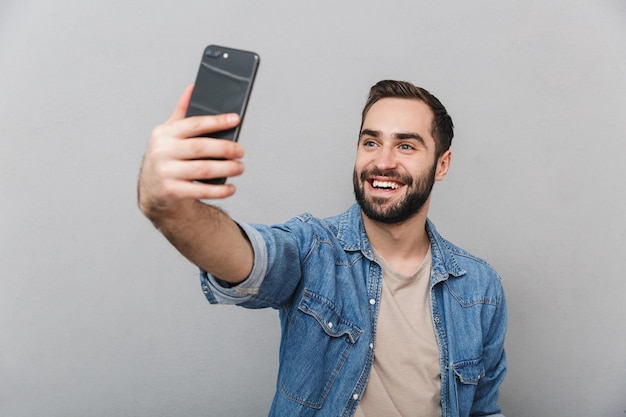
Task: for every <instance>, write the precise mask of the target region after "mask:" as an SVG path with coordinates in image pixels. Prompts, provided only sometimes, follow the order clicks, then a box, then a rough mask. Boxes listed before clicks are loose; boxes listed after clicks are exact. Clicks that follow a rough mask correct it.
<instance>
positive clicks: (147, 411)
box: [0, 0, 626, 417]
mask: <svg viewBox="0 0 626 417" xmlns="http://www.w3.org/2000/svg"><path fill="white" fill-rule="evenodd" d="M209 43H218V44H224V45H230V46H235V47H240V48H243V49H250V50H254V51H256V52H258V53H259V54H260V55H261V57H262V63H261V69H260V73H259V76H258V79H257V84H256V87H255V90H254V94H253V97H252V100H251V103H250V107H249V113H248V115H247V120H246V123H245V126H244V129H243V132H242V138H241V143H242V144H243V145H245V147H246V152H247V155H246V158H245V162H246V167H247V172H246V174H245V175H244V176H243V177H240V178H238V179H235V180H233V182H234V183H236V184H237V186H238V189H239V192H238V194H237V195H236V196H234V197H233V198H231V199H229V200H226V201H224V202H223V204H222V206H223V207H224V208H225V209H227V210H228V211H229V212H230V213H231V214H232V215H233V216H234V217H236V218H238V219H241V220H245V221H250V222H263V223H274V222H282V221H284V220H286V219H287V218H289V217H291V216H293V215H295V214H299V213H301V212H304V211H309V212H312V213H314V214H315V215H318V216H326V215H331V214H335V213H337V212H339V211H342V210H343V209H345V208H346V207H348V206H349V205H350V204H351V203H352V201H353V196H352V189H351V172H352V166H353V159H354V154H355V143H356V138H357V130H358V127H359V113H360V111H361V108H362V105H363V104H364V101H365V97H366V93H367V91H368V89H369V87H370V86H371V85H372V84H373V83H375V82H376V81H378V80H379V79H383V78H396V79H406V80H411V81H413V82H415V83H417V84H419V85H423V86H425V87H427V88H428V89H430V90H431V91H432V92H433V93H435V94H436V95H437V96H439V97H440V98H441V100H442V101H443V102H444V104H445V105H446V106H447V107H448V110H449V111H450V113H451V114H452V115H453V118H454V120H455V124H456V127H457V129H456V138H455V140H454V143H453V151H454V157H453V163H452V168H451V171H450V173H449V175H448V177H447V179H446V180H445V181H444V182H443V183H438V185H436V189H435V195H434V202H433V205H432V207H431V212H430V213H431V218H432V219H433V220H434V221H435V222H436V224H437V225H438V228H439V231H440V232H442V234H443V235H444V236H446V237H448V238H449V239H450V240H452V241H454V242H455V243H457V244H459V245H460V246H463V247H465V248H466V249H468V250H470V251H472V252H474V253H475V254H477V255H479V256H482V257H485V258H486V259H488V260H489V261H490V262H491V263H492V264H493V265H494V266H495V267H496V269H497V270H498V271H499V272H500V273H501V275H502V277H503V281H504V285H505V288H506V291H507V295H508V300H509V309H510V323H509V324H510V326H509V334H508V339H507V349H508V357H509V376H508V378H507V380H506V382H505V384H504V386H503V387H502V392H501V404H502V406H503V408H504V411H505V413H506V414H508V415H509V416H519V417H535V416H602V417H604V416H606V417H622V416H624V412H625V410H626V355H625V352H626V332H625V324H624V322H625V321H626V307H625V306H624V299H625V295H626V279H625V278H624V266H623V265H624V261H623V258H624V255H623V253H624V249H625V246H626V245H625V244H626V221H625V220H624V215H623V212H624V208H625V207H624V206H625V200H626V198H625V195H624V189H625V185H626V184H625V180H624V174H625V171H626V168H625V167H624V165H623V163H624V155H625V154H626V141H625V140H624V139H625V134H626V117H625V116H626V114H625V113H626V111H625V110H626V4H625V3H624V1H621V0H598V1H570V0H567V1H564V0H560V1H551V2H546V1H544V0H530V1H529V0H526V1H513V2H506V1H496V0H482V1H473V2H462V1H455V2H437V3H435V2H426V1H422V0H411V1H397V0H388V1H384V2H382V1H381V2H378V1H368V2H364V1H356V0H345V1H326V0H318V1H307V2H296V1H286V0H284V1H273V2H252V1H250V2H245V1H243V0H230V1H224V2H215V1H213V2H209V1H204V2H201V1H188V0H178V1H175V2H171V1H159V2H153V1H147V0H141V1H128V0H125V1H118V0H106V1H104V0H94V1H83V0H65V1H62V2H61V1H42V0H39V1H37V0H32V1H28V0H19V1H18V0H2V3H1V5H0V126H1V130H0V132H1V137H0V174H1V177H0V178H1V184H2V188H1V190H2V196H1V198H0V210H1V212H0V222H1V242H0V243H1V245H2V246H1V247H0V254H1V255H0V256H1V263H0V331H1V334H2V336H1V341H0V415H2V416H11V417H13V416H16V417H18V416H19V417H21V416H174V415H176V416H208V415H211V416H213V415H215V416H221V415H229V416H261V415H265V414H266V412H267V410H268V407H269V404H270V401H271V397H272V394H273V389H274V383H275V373H276V367H277V348H278V337H279V332H278V320H277V314H276V312H275V311H271V310H268V311H246V310H243V309H238V308H234V307H225V306H217V307H212V306H209V305H208V303H207V302H206V301H205V300H204V297H203V294H202V292H201V291H200V288H199V284H198V279H197V274H196V270H195V268H194V267H193V266H192V265H190V264H189V263H188V262H187V261H186V260H184V259H183V258H182V257H181V256H180V255H179V254H178V253H177V252H176V251H175V250H173V249H172V248H171V247H170V246H169V245H168V244H167V243H166V242H165V240H164V239H163V238H162V237H161V236H160V235H159V233H158V232H157V231H155V230H154V229H153V227H152V225H151V224H150V223H149V222H148V221H147V220H146V219H145V218H143V217H142V215H141V214H140V212H139V211H138V210H137V208H136V204H135V181H136V177H137V172H138V169H139V164H140V161H141V158H142V155H143V151H144V149H145V145H146V143H147V140H148V138H149V136H150V131H151V129H152V127H153V126H154V125H156V124H158V123H160V122H161V121H164V120H165V119H166V118H167V117H168V116H169V114H170V112H171V110H172V109H173V107H174V105H175V103H176V101H177V99H178V97H179V95H180V94H181V93H182V91H183V89H184V88H185V86H186V85H187V84H189V83H191V82H193V80H194V77H195V72H196V69H197V67H198V64H199V60H200V55H201V51H202V49H203V47H204V46H205V45H206V44H209Z"/></svg>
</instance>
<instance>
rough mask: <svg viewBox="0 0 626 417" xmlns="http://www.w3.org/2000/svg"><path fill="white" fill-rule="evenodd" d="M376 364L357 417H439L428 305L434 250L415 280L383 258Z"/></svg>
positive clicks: (437, 372) (436, 359) (436, 358)
mask: <svg viewBox="0 0 626 417" xmlns="http://www.w3.org/2000/svg"><path fill="white" fill-rule="evenodd" d="M377 259H378V261H379V262H380V264H381V265H382V267H383V287H382V295H381V300H380V309H379V315H378V322H377V327H376V328H377V330H376V347H375V349H376V350H375V352H374V364H373V366H372V372H371V374H370V378H369V381H368V383H367V387H366V388H365V392H364V393H363V398H362V399H361V402H360V403H359V406H358V407H357V410H356V413H355V417H396V416H398V417H409V416H413V417H435V416H437V417H441V369H440V366H439V348H438V346H437V339H436V338H435V329H434V327H433V322H432V313H431V306H430V272H431V266H432V253H431V251H430V249H429V250H428V253H427V255H426V257H425V258H424V261H423V262H422V265H420V267H419V269H418V270H417V271H416V272H415V273H414V274H413V275H411V276H405V275H401V274H399V273H397V272H395V271H394V270H393V269H392V268H391V267H390V266H389V265H388V264H387V262H385V260H384V259H382V257H380V256H378V257H377Z"/></svg>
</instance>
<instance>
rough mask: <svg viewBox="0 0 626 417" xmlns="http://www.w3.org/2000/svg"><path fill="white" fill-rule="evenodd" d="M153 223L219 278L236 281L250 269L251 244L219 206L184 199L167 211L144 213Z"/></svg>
mask: <svg viewBox="0 0 626 417" xmlns="http://www.w3.org/2000/svg"><path fill="white" fill-rule="evenodd" d="M147 215H148V217H149V218H150V220H152V222H153V223H154V225H155V226H156V227H157V228H158V229H159V230H160V231H161V233H163V235H164V236H165V237H166V238H167V239H168V240H169V241H170V242H171V243H172V245H174V246H175V247H176V249H178V251H179V252H180V253H181V254H182V255H183V256H185V257H186V258H187V259H189V260H190V261H191V262H193V263H194V264H195V265H197V266H198V267H200V268H202V269H204V270H206V271H207V272H209V273H211V274H212V275H214V276H216V277H218V278H220V279H221V280H224V281H227V282H230V283H239V282H241V281H243V280H245V279H246V278H247V277H248V275H249V274H250V272H251V270H252V264H253V261H254V259H253V256H254V255H253V252H252V246H251V245H250V242H249V241H248V239H247V237H246V236H245V234H244V233H243V232H242V231H241V229H240V228H239V226H238V225H237V224H236V223H235V222H234V221H233V220H232V219H231V218H230V217H229V216H228V215H227V214H226V213H224V212H223V211H222V210H220V209H219V208H217V207H214V206H209V205H206V204H203V203H201V202H199V201H195V200H194V201H185V202H184V203H182V204H179V205H178V206H177V207H176V209H175V210H171V211H169V212H167V213H147Z"/></svg>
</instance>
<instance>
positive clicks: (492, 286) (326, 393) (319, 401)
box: [201, 204, 507, 417]
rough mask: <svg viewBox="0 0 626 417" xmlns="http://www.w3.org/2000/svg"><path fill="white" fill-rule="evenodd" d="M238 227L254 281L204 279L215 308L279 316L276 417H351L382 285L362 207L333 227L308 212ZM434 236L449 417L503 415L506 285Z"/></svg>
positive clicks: (435, 309) (435, 315) (433, 296)
mask: <svg viewBox="0 0 626 417" xmlns="http://www.w3.org/2000/svg"><path fill="white" fill-rule="evenodd" d="M240 227H241V228H242V229H243V231H244V232H245V233H246V234H247V236H248V238H249V239H250V242H251V244H252V247H253V250H254V266H253V270H252V272H251V274H250V276H249V277H248V279H247V280H246V281H244V282H243V283H241V284H239V285H237V286H235V287H232V288H227V287H225V286H223V285H220V281H219V280H217V279H216V278H215V277H213V276H211V275H210V274H207V273H206V272H201V283H202V288H203V290H204V293H205V295H206V297H207V299H208V300H209V302H211V303H223V304H237V305H240V306H242V307H246V308H265V307H272V308H275V309H278V311H279V315H280V323H281V330H282V332H281V343H280V352H279V355H280V360H279V364H280V365H279V371H278V380H277V383H276V394H275V396H274V401H273V403H272V407H271V410H270V414H269V415H270V416H276V417H284V416H315V417H322V416H323V417H337V416H342V417H348V416H352V415H353V414H354V412H355V410H356V407H357V405H358V403H359V400H360V398H361V396H362V395H363V392H364V391H365V386H366V385H367V380H368V378H369V374H370V370H371V367H372V362H373V360H374V352H375V350H376V323H377V317H378V306H379V302H380V294H381V287H382V277H383V272H382V268H381V266H380V265H379V264H378V263H377V262H376V260H375V259H374V255H373V251H372V247H371V245H370V242H369V240H368V238H367V235H366V233H365V228H364V226H363V221H362V218H361V211H360V208H359V206H358V205H356V204H355V205H354V206H352V207H351V208H350V209H349V210H348V211H346V212H345V213H343V214H341V215H338V216H335V217H331V218H328V219H317V218H314V217H313V216H311V215H310V214H304V215H301V216H298V217H295V218H293V219H291V220H290V221H288V222H286V223H284V224H282V225H276V226H265V225H248V224H245V223H241V224H240ZM426 230H427V233H428V237H429V239H430V243H431V251H432V258H433V262H432V272H431V284H430V300H431V307H432V320H433V324H434V328H435V333H436V339H437V343H438V345H439V354H440V355H439V356H440V366H441V408H442V416H443V417H461V416H501V414H499V413H500V408H499V407H498V405H497V404H496V401H497V399H498V387H499V386H500V384H501V383H502V381H503V379H504V376H505V373H506V360H505V353H504V346H503V345H504V336H505V331H506V320H507V315H506V303H505V298H504V292H503V289H502V285H501V282H500V277H499V276H498V274H497V273H496V272H495V271H494V270H493V269H492V268H491V267H490V266H489V265H488V264H487V263H486V262H485V261H483V260H481V259H478V258H476V257H474V256H472V255H471V254H469V253H467V252H466V251H464V250H462V249H460V248H458V247H456V246H454V245H453V244H451V243H450V242H448V241H447V240H445V239H443V238H442V237H441V236H440V235H439V234H438V233H437V231H436V230H435V227H434V226H433V224H432V223H431V222H430V220H428V221H427V224H426Z"/></svg>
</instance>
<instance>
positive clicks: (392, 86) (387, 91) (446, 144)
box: [361, 80, 454, 158]
mask: <svg viewBox="0 0 626 417" xmlns="http://www.w3.org/2000/svg"><path fill="white" fill-rule="evenodd" d="M390 97H391V98H407V99H416V100H420V101H423V102H424V103H426V105H428V107H429V108H430V109H431V110H432V112H433V122H432V127H431V134H432V135H433V138H434V139H435V153H436V157H437V158H439V157H440V156H441V155H442V154H443V153H444V152H445V151H447V150H448V149H450V145H451V144H452V138H453V137H454V124H453V123H452V118H451V117H450V115H449V114H448V111H447V110H446V108H445V107H444V106H443V104H441V101H439V99H438V98H437V97H435V96H434V95H432V94H431V93H429V92H428V91H427V90H425V89H423V88H421V87H418V86H416V85H413V84H411V83H410V82H408V81H395V80H383V81H379V82H377V83H376V84H374V85H373V86H372V88H371V89H370V93H369V96H368V97H367V102H366V103H365V107H364V108H363V113H362V115H361V128H363V122H364V121H365V116H366V115H367V112H368V111H369V109H370V108H371V107H372V106H373V105H374V103H376V102H377V101H378V100H380V99H383V98H390Z"/></svg>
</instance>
